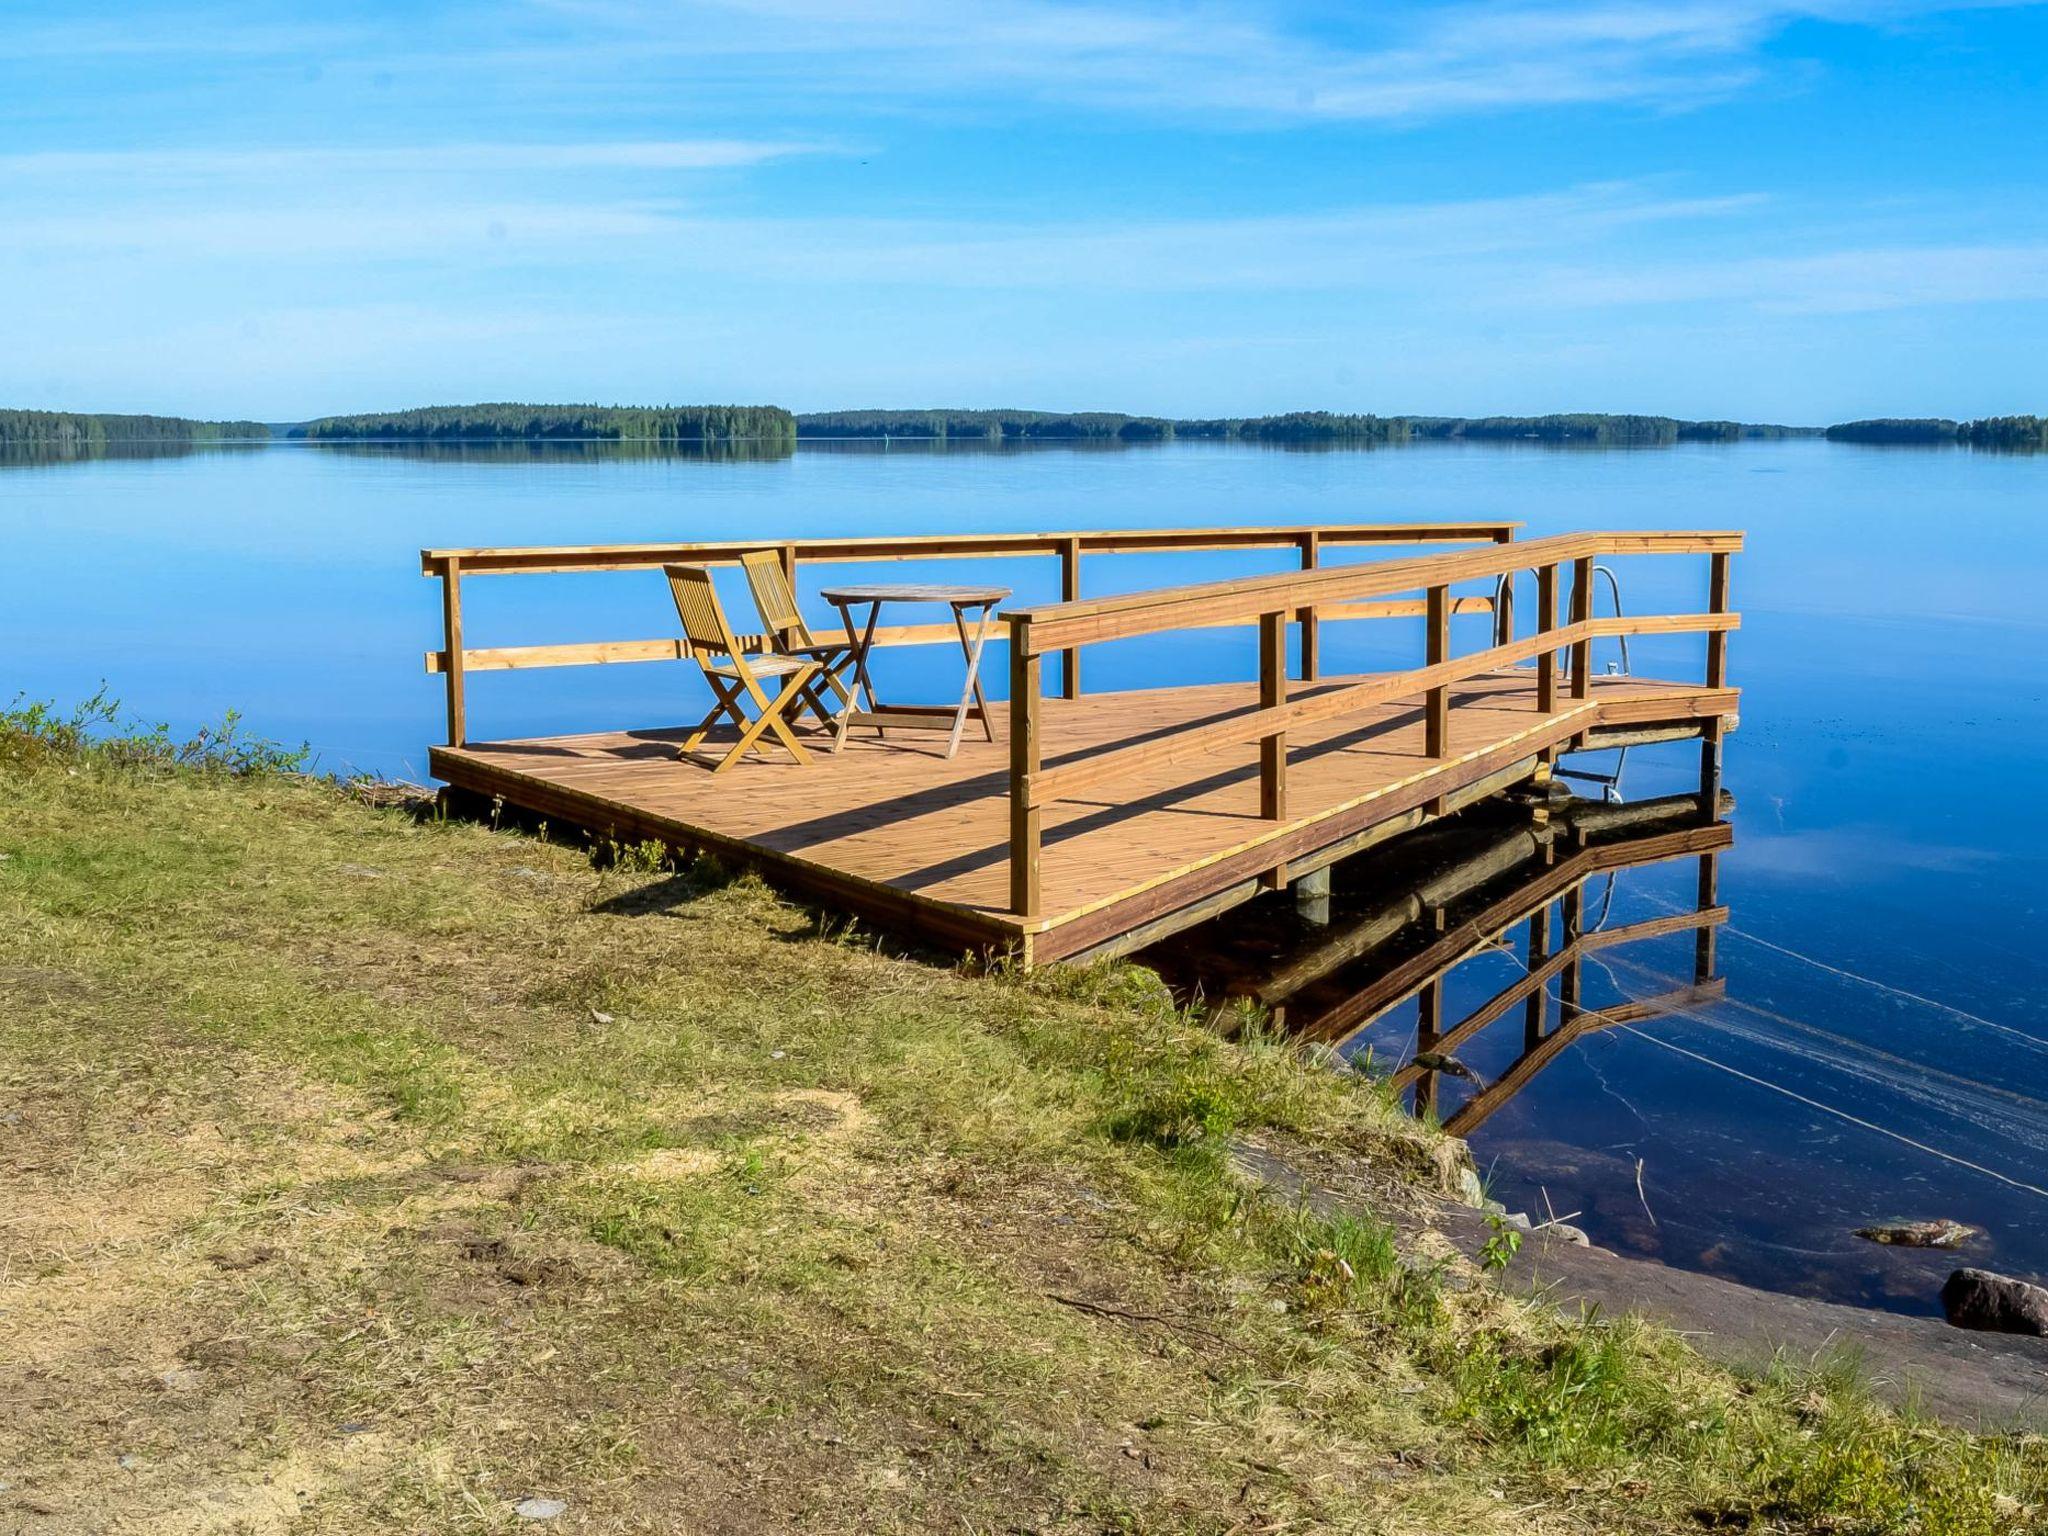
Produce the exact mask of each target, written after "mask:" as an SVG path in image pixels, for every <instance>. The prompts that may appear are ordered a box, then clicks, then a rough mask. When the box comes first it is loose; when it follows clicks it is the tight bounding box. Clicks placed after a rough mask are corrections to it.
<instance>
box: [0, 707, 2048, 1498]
mask: <svg viewBox="0 0 2048 1536" xmlns="http://www.w3.org/2000/svg"><path fill="white" fill-rule="evenodd" d="M280 766H281V765H280V764H279V763H278V762H277V761H276V760H274V759H272V758H271V757H270V756H269V755H268V754H266V753H264V752H263V751H261V750H255V751H250V750H246V749H243V748H240V747H238V746H237V745H236V744H235V743H234V742H233V740H232V738H230V739H228V740H227V741H226V742H225V743H223V742H221V741H219V740H215V741H212V742H208V743H202V744H200V745H199V746H197V747H195V748H192V749H189V750H186V751H183V752H180V750H179V749H177V748H176V747H173V746H172V745H171V744H170V743H169V742H168V741H166V740H163V739H157V740H154V741H147V742H142V743H137V744H129V745H126V746H119V745H117V746H93V745H90V744H88V743H86V742H84V741H82V740H80V739H79V738H78V737H77V736H76V734H75V733H74V732H72V731H71V730H70V729H68V728H67V727H66V725H65V724H64V723H62V722H55V721H52V720H51V719H50V718H49V717H48V716H47V715H45V714H42V713H39V712H27V713H22V712H17V713H16V714H15V715H13V716H12V717H8V718H6V719H0V1244H4V1248H0V1484H4V1485H5V1487H4V1490H0V1530H9V1531H11V1530H14V1529H21V1530H24V1531H37V1532H44V1531H48V1532H74V1531H75V1532H84V1531H100V1530H124V1531H125V1530H136V1531H141V1530H149V1531H179V1532H195V1533H196V1532H205V1531H218V1532H226V1531H240V1530H246V1531H260V1532H286V1531H291V1532H301V1531H304V1532H327V1531H337V1532H338V1531H378V1532H384V1531H411V1530H425V1531H440V1530H457V1529H460V1530H497V1529H513V1528H525V1529H535V1528H538V1529H572V1530H579V1531H664V1532H666V1531H737V1532H752V1531H779V1530H804V1531H890V1530H920V1531H921V1530H934V1531H937V1530H944V1531H1024V1530H1046V1531H1169V1530H1171V1531H1210V1532H1217V1533H1223V1532H1253V1531H1259V1532H1278V1531H1299V1530H1361V1531H1376V1532H1416V1533H1420V1532H1440V1531H1460V1532H1466V1531H1469V1532H1482V1533H1491V1532H1503V1533H1505V1532H1516V1533H1529V1532H1537V1533H1544V1532H1586V1531H1603V1532H1604V1531H1623V1532H1636V1531H1639V1532H1663V1531H1696V1530H1699V1529H1702V1528H1705V1527H1712V1528H1718V1529H1751V1530H1771V1531H1776V1530H1814V1531H1830V1532H1863V1531H1871V1532H1877V1531H1886V1532H1889V1531H1901V1532H1906V1531H1911V1532H1929V1533H1933V1532H1941V1533H1984V1536H1991V1533H2004V1532H2010V1531H2014V1530H2019V1529H2025V1528H2029V1527H2030V1526H2032V1525H2035V1524H2038V1522H2039V1521H2040V1520H2041V1518H2042V1511H2043V1509H2044V1507H2048V1452H2044V1448H2043V1446H2042V1444H2041V1443H2040V1442H2039V1441H2038V1440H2029V1439H2019V1438H2013V1439H1992V1438H1977V1437H1971V1436H1967V1435H1964V1434H1961V1433H1958V1432H1955V1431H1952V1430H1947V1429H1941V1428H1936V1427H1932V1426H1929V1425H1924V1424H1917V1423H1914V1422H1911V1421H1910V1420H1908V1419H1905V1418H1902V1417H1899V1416H1896V1415H1894V1414H1892V1413H1890V1412H1888V1411H1885V1410H1883V1409H1880V1408H1877V1407H1875V1406H1872V1405H1871V1404H1870V1403H1869V1402H1868V1401H1866V1400H1865V1399H1864V1398H1863V1397H1862V1395H1861V1394H1860V1393H1859V1392H1858V1391H1857V1390H1856V1389H1855V1387H1854V1386H1853V1384H1851V1383H1849V1382H1847V1381H1845V1380H1844V1379H1843V1378H1842V1377H1841V1376H1840V1375H1839V1374H1836V1375H1826V1374H1822V1375H1813V1374H1807V1373H1802V1372H1800V1371H1798V1370H1794V1369H1790V1368H1788V1369H1786V1370H1784V1371H1781V1372H1779V1373H1776V1374H1774V1375H1772V1376H1770V1377H1769V1378H1766V1379H1744V1378H1740V1377H1737V1376H1735V1375H1732V1374H1730V1373H1729V1372H1727V1371H1725V1370H1723V1369H1721V1368H1719V1367H1716V1366H1713V1365H1711V1364H1709V1363H1707V1362H1705V1361H1704V1360H1702V1359H1701V1358H1700V1357H1698V1356H1696V1355H1695V1354H1693V1353H1692V1352H1691V1351H1690V1350H1689V1349H1688V1348H1686V1347H1685V1346H1684V1345H1683V1344H1682V1343H1680V1342H1679V1341H1677V1340H1675V1339H1674V1338H1672V1337H1670V1336H1668V1335H1664V1334H1660V1333H1658V1332H1656V1331H1654V1330H1652V1329H1649V1328H1646V1327H1642V1326H1638V1325H1636V1324H1633V1323H1630V1322H1627V1321H1623V1320H1615V1319H1591V1320H1585V1319H1580V1320H1566V1319H1563V1318H1560V1317H1558V1316H1555V1315H1553V1314H1552V1313H1550V1312H1548V1311H1546V1310H1544V1309H1542V1308H1540V1307H1536V1306H1532V1305H1528V1304H1525V1303H1522V1302H1519V1301H1516V1300H1514V1299H1512V1298H1509V1297H1506V1296H1504V1295H1502V1294H1500V1293H1499V1292H1498V1291H1497V1290H1496V1289H1495V1288H1494V1286H1493V1285H1492V1284H1491V1283H1490V1281H1489V1280H1488V1278H1487V1277H1486V1276H1485V1275H1484V1274H1482V1273H1478V1272H1475V1271H1474V1270H1473V1269H1472V1267H1471V1266H1469V1265H1467V1264H1466V1263H1465V1262H1464V1261H1463V1260H1461V1259H1458V1258H1456V1257H1455V1256H1454V1255H1453V1254H1452V1251H1451V1250H1450V1249H1449V1247H1448V1245H1446V1244H1443V1243H1441V1242H1440V1241H1437V1240H1434V1239H1433V1238H1432V1236H1431V1234H1430V1233H1429V1232H1428V1231H1427V1229H1426V1226H1422V1227H1420V1228H1418V1223H1424V1222H1426V1215H1427V1211H1428V1210H1429V1209H1430V1205H1431V1199H1432V1196H1431V1194H1430V1190H1431V1189H1432V1188H1433V1187H1434V1186H1435V1185H1437V1184H1438V1183H1439V1182H1440V1181H1441V1179H1442V1177H1443V1172H1442V1170H1444V1169H1446V1168H1448V1167H1450V1166H1452V1164H1451V1163H1450V1161H1449V1160H1448V1159H1447V1157H1446V1156H1445V1148H1444V1146H1443V1145H1442V1144H1441V1143H1440V1142H1439V1141H1437V1139H1436V1138H1434V1136H1433V1135H1432V1134H1431V1133H1429V1132H1428V1131H1426V1130H1424V1129H1422V1128H1420V1127H1417V1126H1415V1125H1413V1124H1412V1123H1410V1122H1409V1121H1408V1120H1407V1119H1406V1118H1405V1117H1404V1116H1403V1115H1401V1114H1400V1113H1399V1112H1398V1111H1397V1110H1396V1109H1395V1108H1394V1107H1393V1106H1392V1105H1391V1104H1390V1103H1389V1102H1388V1101H1387V1099H1386V1098H1385V1097H1384V1096H1383V1094H1382V1093H1381V1092H1380V1091H1379V1090H1378V1089H1376V1088H1375V1087H1374V1086H1372V1085H1371V1084H1368V1083H1365V1082H1363V1081H1361V1080H1359V1079H1357V1078H1355V1077H1345V1076H1340V1075H1339V1074H1337V1073H1335V1072H1332V1071H1331V1070H1329V1068H1328V1066H1327V1065H1326V1064H1324V1063H1321V1062H1317V1061H1314V1060H1304V1059H1303V1058H1302V1057H1301V1056H1300V1055H1299V1054H1297V1053H1296V1052H1294V1051H1293V1050H1291V1049H1290V1048H1288V1047H1286V1046H1285V1045H1284V1044H1282V1043H1280V1042H1277V1041H1274V1040H1272V1039H1270V1038H1269V1037H1267V1036H1266V1035H1265V1034H1264V1033H1262V1032H1261V1031H1260V1030H1259V1029H1258V1027H1257V1021H1256V1020H1252V1021H1249V1025H1250V1027H1248V1029H1247V1030H1246V1032H1245V1034H1244V1037H1243V1038H1242V1040H1240V1041H1238V1042H1236V1043H1225V1042H1224V1041H1222V1040H1221V1039H1219V1038H1218V1037H1217V1036H1216V1035H1215V1034H1214V1033H1213V1032H1212V1031H1210V1030H1208V1029H1205V1028H1203V1027H1200V1026H1199V1025H1197V1024H1196V1023H1195V1022H1193V1021H1191V1020H1189V1019H1188V1018H1185V1017H1183V1016H1182V1015H1181V1014H1180V1013H1178V1012H1177V1011H1176V1010H1175V1008H1174V1007H1173V1006H1172V1004H1171V1002H1170V1001H1169V1000H1168V999H1167V998H1166V997H1165V996H1164V995H1163V993H1162V992H1161V990H1160V988H1159V987H1158V986H1157V984H1156V982H1155V981H1153V980H1152V979H1151V978H1150V977H1149V976H1148V975H1147V974H1146V973H1145V972H1143V971H1141V970H1138V969H1135V968H1131V967H1110V968H1100V969H1094V970H1089V971H1081V972H1074V971H1062V970H1055V971H1052V972H1049V973H1045V974H1042V975H1038V976H1032V977H1018V976H1013V975H1006V974H1001V973H1000V972H998V973H996V974H971V973H970V971H969V969H968V968H964V967H957V966H951V965H947V964H945V963H938V962H934V961H933V960H932V959H930V958H929V957H925V958H918V957H909V956H903V955H899V954H896V953H893V952H892V951H891V950H890V949H889V947H888V946H885V945H882V944H878V943H875V942H872V941H871V940H870V938H869V937H868V936H867V935H865V934H863V933H860V932H858V931H850V930H846V929H833V928H831V927H830V926H829V925H821V924H820V923H819V922H818V921H817V920H816V919H815V918H814V917H813V916H812V915H811V914H809V913H807V912H805V911H803V910H801V909H799V908H796V907H793V906H791V905H789V904H786V903H784V902H782V901H780V900H778V899H777V898H776V897H775V896H774V895H773V894H772V893H770V892H769V891H768V890H766V889H765V888H763V887H762V886H760V885H759V884H757V883H755V882H754V881H752V880H750V879H738V880H732V879H727V878H725V877H724V876H723V875H722V874H721V873H720V872H719V871H718V870H716V869H713V868H710V867H708V866H706V865H704V864H702V863H699V864H696V865H692V866H690V867H688V868H685V869H674V868H669V867H666V865H665V862H664V860H663V859H662V858H661V857H659V856H658V855H657V853H656V851H653V850H649V851H645V852H642V851H636V850H616V849H615V850H598V854H599V856H597V857H593V856H592V853H591V852H590V851H587V850H580V849H577V848H574V847H571V846H567V845H564V844H561V843H557V842H551V841H548V840H545V839H542V838H536V837H532V836H526V835H521V834H516V833H513V832H510V831H498V830H493V829H491V828H488V827H484V826H478V825H472V824H459V823H447V822H436V821H432V820H428V821H425V822H421V821H418V820H416V819H414V818H413V817H412V816H410V815H408V814H406V813H405V812H404V811H402V810H399V809H390V808H379V807H378V806H376V805H373V804H368V803H365V801H364V799H363V798H362V797H360V796H358V795H353V794H351V793H349V792H346V791H344V790H343V789H341V788H339V787H337V786H333V785H329V784H322V783H316V782H312V781H309V780H306V779H303V778H300V777H297V776H295V775H292V774H290V773H287V772H283V771H279V769H280ZM1244 1136H1254V1137H1257V1138H1259V1139H1261V1140H1262V1141H1264V1142H1266V1143H1268V1144H1271V1145H1276V1146H1280V1147H1283V1148H1289V1149H1292V1150H1294V1151H1295V1152H1297V1153H1298V1154H1300V1155H1302V1156H1304V1157H1311V1158H1318V1159H1324V1160H1332V1159H1336V1160H1342V1161H1343V1162H1344V1163H1345V1164H1346V1165H1347V1166H1348V1167H1349V1168H1351V1169H1352V1170H1353V1172H1354V1173H1355V1174H1357V1175H1359V1176H1360V1177H1362V1178H1363V1179H1364V1180H1365V1182H1366V1183H1367V1184H1368V1185H1370V1186H1371V1187H1375V1188H1378V1189H1381V1190H1383V1191H1384V1195H1383V1203H1382V1206H1381V1208H1380V1209H1378V1210H1377V1211H1375V1212H1372V1213H1364V1212H1361V1213H1360V1214H1359V1215H1358V1216H1357V1217H1356V1218H1355V1219H1345V1220H1339V1221H1329V1220H1324V1219H1321V1218H1318V1217H1316V1216H1313V1215H1311V1214H1309V1213H1307V1212H1305V1211H1302V1210H1299V1209H1295V1208H1291V1207H1289V1206H1287V1205H1286V1204H1284V1203H1282V1202H1279V1201H1277V1200H1275V1199H1273V1198H1271V1197H1269V1196H1267V1195H1265V1194H1262V1193H1261V1192H1260V1191H1258V1190H1257V1189H1254V1188H1252V1187H1250V1186H1248V1185H1247V1184H1246V1183H1245V1182H1244V1181H1243V1179H1242V1178H1241V1177H1240V1176H1239V1175H1238V1174H1237V1173H1235V1172H1234V1171H1233V1170H1232V1167H1231V1164H1230V1159H1229V1156H1228V1146H1229V1143H1230V1141H1231V1139H1232V1138H1233V1137H1244ZM1397 1233H1398V1234H1399V1235H1398V1236H1397ZM533 1498H540V1499H549V1500H559V1501H561V1502H562V1504H563V1505H564V1506H565V1510H564V1512H562V1513H561V1514H559V1515H558V1516H556V1517H555V1518H554V1521H553V1523H552V1524H551V1525H543V1526H533V1525H529V1524H527V1522H526V1521H524V1520H523V1519H522V1517H521V1516H520V1514H519V1512H518V1506H519V1504H520V1503H521V1501H523V1500H528V1499H533ZM528 1509H529V1511H530V1512H544V1511H543V1510H539V1509H537V1508H536V1507H535V1506H531V1505H529V1506H528Z"/></svg>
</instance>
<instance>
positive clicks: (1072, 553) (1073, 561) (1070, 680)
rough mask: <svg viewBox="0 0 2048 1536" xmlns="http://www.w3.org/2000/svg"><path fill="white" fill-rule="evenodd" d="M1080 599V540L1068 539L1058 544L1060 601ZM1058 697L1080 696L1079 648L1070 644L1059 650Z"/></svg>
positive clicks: (1069, 601)
mask: <svg viewBox="0 0 2048 1536" xmlns="http://www.w3.org/2000/svg"><path fill="white" fill-rule="evenodd" d="M1080 600H1081V541H1080V540H1079V539H1068V540H1067V541H1066V543H1064V544H1062V545H1061V546H1060V601H1061V602H1063V603H1077V602H1079V601H1080ZM1060 697H1061V698H1063V699H1078V698H1079V697H1081V649H1080V647H1079V646H1074V645H1070V646H1068V647H1067V648H1066V649H1065V650H1064V651H1061V652H1060Z"/></svg>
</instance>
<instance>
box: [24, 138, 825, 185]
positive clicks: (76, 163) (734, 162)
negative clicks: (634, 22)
mask: <svg viewBox="0 0 2048 1536" xmlns="http://www.w3.org/2000/svg"><path fill="white" fill-rule="evenodd" d="M830 148H831V146H829V145H826V144H823V143H808V142H795V141H780V142H778V141H768V140H755V139H656V140H644V141H637V142H626V143H610V144H524V143H509V142H508V143H495V144H488V143H485V144H402V145H387V146H380V147H362V148H354V147H332V148H324V147H309V148H302V149H285V148H275V149H133V150H50V151H47V152H44V153H40V154H17V155H5V154H0V178H5V177H10V176H62V177H66V178H74V177H80V176H145V177H157V176H191V177H199V178H212V177H278V176H345V175H414V174H421V173H437V172H454V173H458V174H463V175H472V174H489V173H493V172H513V173H517V174H520V175H527V174H534V173H541V172H549V171H683V170H717V169H727V168H733V167H745V166H754V165H763V164H766V163H767V162H768V161H771V160H781V159H786V158H788V157H790V156H792V155H808V154H819V153H824V152H826V151H827V150H829V149H830Z"/></svg>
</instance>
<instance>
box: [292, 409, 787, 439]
mask: <svg viewBox="0 0 2048 1536" xmlns="http://www.w3.org/2000/svg"><path fill="white" fill-rule="evenodd" d="M289 435H290V436H292V437H294V438H303V439H306V440H308V441H312V442H360V441H363V440H366V439H385V440H397V441H421V442H432V441H471V442H489V441H492V440H520V441H538V440H542V439H547V438H580V439H596V440H599V441H614V442H618V441H631V442H655V443H725V442H737V441H741V440H749V441H756V442H776V441H782V442H792V443H793V442H794V441H795V440H796V435H797V428H796V418H795V417H794V416H792V415H791V414H790V413H789V412H788V411H785V410H783V409H782V408H781V407H780V406H774V405H663V406H624V405H517V404H508V403H495V404H488V405H436V406H425V407H422V408H420V409H418V410H410V411H390V412H381V413H378V412H373V413H370V414H366V415H361V416H323V417H321V418H320V419H319V420H317V421H309V422H306V423H305V424H304V425H302V426H296V427H293V428H292V429H291V431H290V434H289Z"/></svg>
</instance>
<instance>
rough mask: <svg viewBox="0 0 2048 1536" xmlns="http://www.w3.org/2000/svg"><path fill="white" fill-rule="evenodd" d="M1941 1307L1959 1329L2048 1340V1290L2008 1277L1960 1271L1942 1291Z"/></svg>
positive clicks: (1984, 1270) (1969, 1270)
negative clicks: (2023, 1334)
mask: <svg viewBox="0 0 2048 1536" xmlns="http://www.w3.org/2000/svg"><path fill="white" fill-rule="evenodd" d="M1941 1306H1942V1310H1943V1311H1944V1312H1946V1313H1947V1314H1948V1320H1949V1321H1950V1322H1951V1323H1953V1324H1954V1325H1955V1326H1956V1327H1958V1328H1973V1329H1975V1330H1976V1331H1977V1332H1979V1333H2028V1334H2034V1335H2036V1336H2038V1337H2048V1290H2044V1289H2042V1288H2041V1287H2040V1286H2038V1285H2029V1284H2028V1283H2027V1282H2026V1281H2024V1280H2015V1279H2013V1278H2012V1277H2011V1276H2009V1275H1995V1274H1993V1273H1992V1272H1991V1271H1990V1270H1988V1269H1959V1270H1957V1271H1956V1272H1955V1273H1954V1274H1952V1275H1950V1276H1949V1277H1948V1283H1947V1284H1946V1285H1944V1286H1943V1287H1942V1288H1941Z"/></svg>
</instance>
